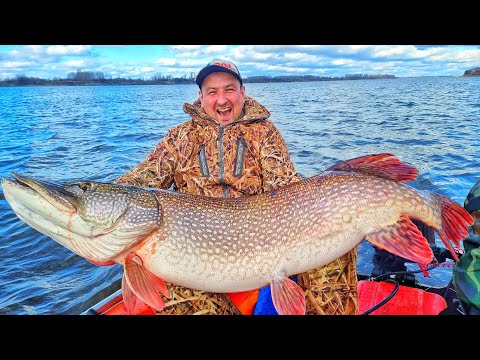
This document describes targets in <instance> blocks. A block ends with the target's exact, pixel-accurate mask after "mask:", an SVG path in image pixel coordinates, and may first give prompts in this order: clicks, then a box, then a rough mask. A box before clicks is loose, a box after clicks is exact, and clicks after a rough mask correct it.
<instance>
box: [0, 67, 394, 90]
mask: <svg viewBox="0 0 480 360" xmlns="http://www.w3.org/2000/svg"><path fill="white" fill-rule="evenodd" d="M195 76H196V74H193V73H192V74H190V76H186V75H184V76H182V77H173V76H172V75H166V76H164V75H162V74H156V75H154V76H153V77H152V78H151V79H147V80H146V79H143V78H137V79H132V78H122V77H117V78H112V77H111V76H105V74H104V73H102V72H97V71H80V70H77V71H76V72H71V73H69V74H68V75H67V77H66V78H64V79H60V78H54V79H41V78H38V77H31V76H26V75H17V76H15V77H14V78H8V79H5V80H0V86H45V85H50V86H52V85H63V86H75V85H175V84H195ZM392 78H395V75H388V74H383V75H368V74H347V75H344V76H334V77H330V76H315V75H288V76H250V77H247V78H244V80H243V81H244V82H245V83H270V82H307V81H332V80H364V79H392Z"/></svg>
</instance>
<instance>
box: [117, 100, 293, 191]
mask: <svg viewBox="0 0 480 360" xmlns="http://www.w3.org/2000/svg"><path fill="white" fill-rule="evenodd" d="M183 110H184V111H185V112H186V113H187V114H188V115H190V116H191V117H192V119H191V120H189V121H186V122H184V123H183V124H180V125H178V126H177V127H175V128H173V129H171V130H169V131H168V133H167V134H166V136H165V137H164V138H163V139H162V140H161V141H160V143H159V144H158V145H157V146H156V147H155V149H154V150H153V151H152V152H151V153H150V154H149V155H148V156H147V158H146V159H145V160H144V161H142V162H141V163H140V164H138V165H137V166H135V167H134V168H133V169H132V170H131V171H129V172H127V173H126V174H124V175H122V176H121V177H119V178H118V179H117V180H116V182H117V183H126V184H131V185H138V186H143V187H156V188H161V189H168V188H170V187H171V186H172V185H173V187H174V189H175V190H178V191H181V192H185V193H190V194H199V195H207V196H211V197H238V196H242V195H253V194H257V193H261V192H264V191H268V190H271V189H273V188H275V187H277V186H281V185H286V184H288V183H290V182H293V181H297V180H299V179H300V177H299V175H298V174H297V172H296V171H295V168H294V165H293V163H292V162H291V160H290V156H289V154H288V151H287V147H286V144H285V141H284V139H283V138H282V136H281V135H280V132H279V131H278V129H277V128H276V127H275V125H274V124H273V122H272V121H271V120H268V117H269V116H270V112H269V111H268V110H267V109H266V108H265V107H264V106H262V105H261V104H259V103H258V102H257V101H256V100H254V99H252V98H250V97H248V96H247V97H246V101H245V105H244V108H243V113H242V116H241V118H240V119H238V120H236V121H234V122H233V123H230V124H228V125H226V126H220V124H218V123H217V122H216V121H214V120H213V119H212V118H210V117H209V116H208V115H207V114H206V113H205V111H204V110H203V108H201V105H200V101H199V100H197V101H195V102H194V103H193V105H191V104H188V103H185V104H184V107H183Z"/></svg>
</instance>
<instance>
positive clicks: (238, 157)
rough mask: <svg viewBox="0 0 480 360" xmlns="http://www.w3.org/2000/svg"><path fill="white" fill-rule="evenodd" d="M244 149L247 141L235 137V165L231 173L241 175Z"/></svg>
mask: <svg viewBox="0 0 480 360" xmlns="http://www.w3.org/2000/svg"><path fill="white" fill-rule="evenodd" d="M246 150H247V142H246V141H245V140H244V139H243V138H237V152H236V154H235V165H234V168H233V175H234V176H236V177H240V176H242V173H243V165H244V163H245V152H246Z"/></svg>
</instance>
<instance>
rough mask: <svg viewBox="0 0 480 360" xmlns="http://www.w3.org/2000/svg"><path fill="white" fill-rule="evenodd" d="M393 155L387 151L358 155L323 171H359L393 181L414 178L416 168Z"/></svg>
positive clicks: (404, 180)
mask: <svg viewBox="0 0 480 360" xmlns="http://www.w3.org/2000/svg"><path fill="white" fill-rule="evenodd" d="M393 156H395V155H393V154H389V153H384V154H375V155H366V156H360V157H357V158H354V159H350V160H345V161H342V162H339V163H338V164H335V165H333V166H331V167H329V168H328V169H327V170H325V171H347V172H361V173H364V174H367V175H372V176H377V177H381V178H385V179H389V180H393V181H395V182H406V181H412V180H415V179H416V178H417V176H418V170H417V169H416V168H414V167H413V166H411V165H408V164H405V163H403V162H401V161H400V160H398V159H397V158H395V157H393Z"/></svg>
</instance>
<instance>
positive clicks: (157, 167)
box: [115, 134, 175, 189]
mask: <svg viewBox="0 0 480 360" xmlns="http://www.w3.org/2000/svg"><path fill="white" fill-rule="evenodd" d="M170 137H171V135H170V134H167V136H165V138H164V139H162V141H160V143H158V145H157V146H156V147H155V149H154V150H153V151H152V152H151V153H150V154H149V155H148V156H147V157H146V159H145V160H143V161H142V162H141V163H139V164H138V165H136V166H135V167H134V168H133V169H131V170H130V171H128V172H126V173H125V174H123V175H122V176H120V177H119V178H117V179H116V180H115V182H116V183H121V184H129V185H136V186H141V187H155V188H159V189H168V188H170V186H171V185H172V184H173V179H174V170H175V159H174V157H173V156H172V152H171V150H172V149H170V146H169V143H170V141H169V140H168V139H169V138H170Z"/></svg>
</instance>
